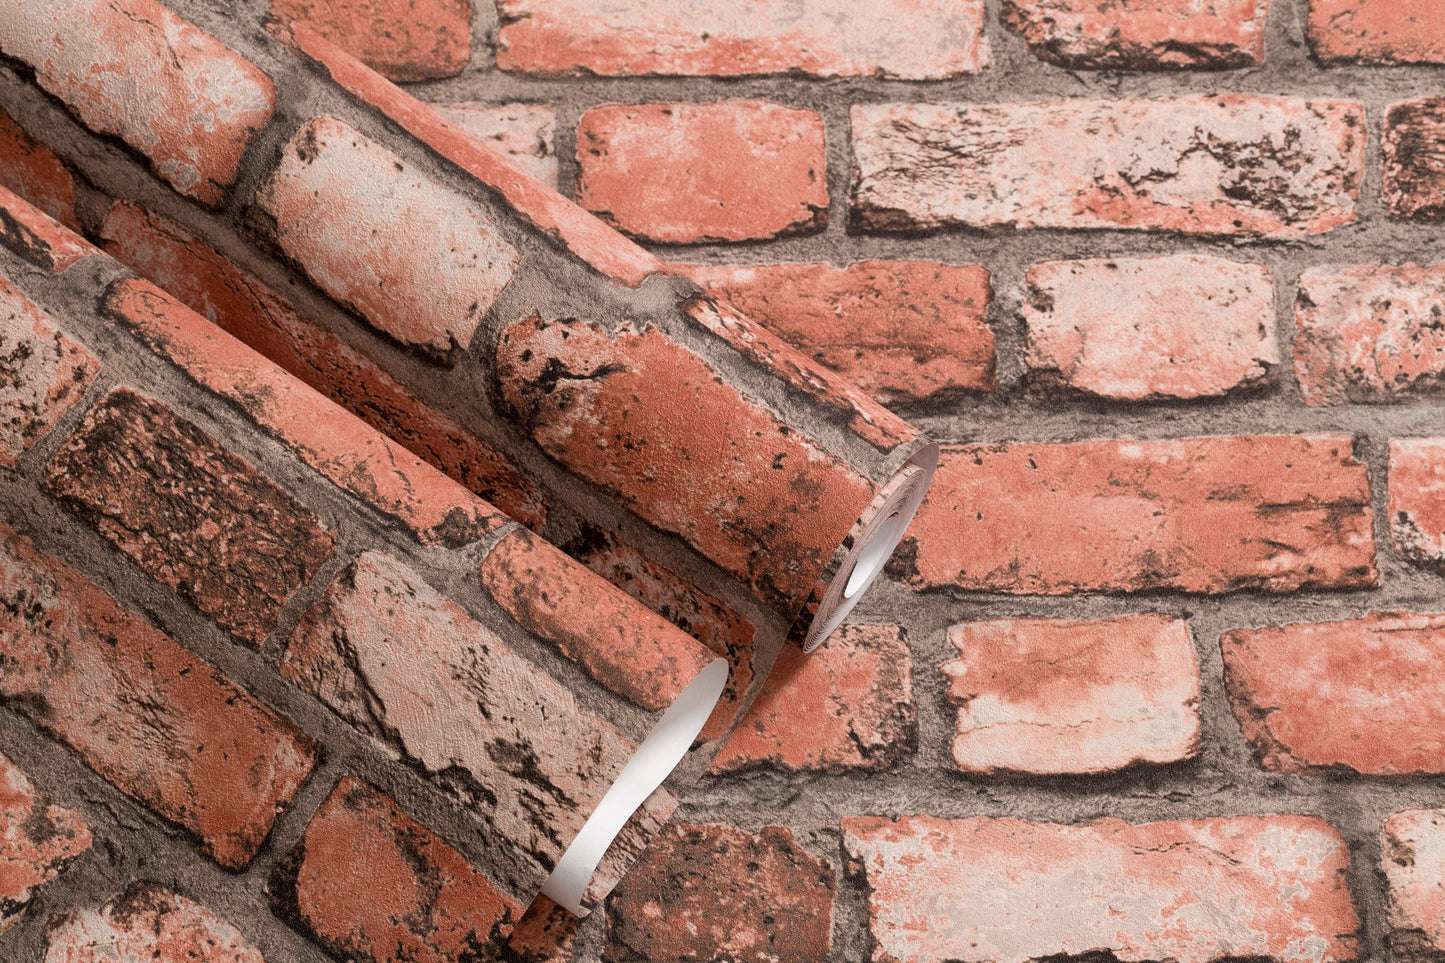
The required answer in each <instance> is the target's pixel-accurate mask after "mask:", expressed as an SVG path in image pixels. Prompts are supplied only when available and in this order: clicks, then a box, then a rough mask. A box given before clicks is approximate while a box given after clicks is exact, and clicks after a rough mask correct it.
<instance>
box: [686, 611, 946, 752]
mask: <svg viewBox="0 0 1445 963" xmlns="http://www.w3.org/2000/svg"><path fill="white" fill-rule="evenodd" d="M916 739H917V731H916V723H915V722H914V716H913V667H912V662H911V660H910V657H909V653H908V638H907V634H906V633H905V631H904V629H903V627H902V626H899V625H844V626H842V627H840V628H839V629H838V630H837V631H835V632H834V633H833V634H832V635H830V636H829V637H828V642H827V644H826V645H825V646H823V647H822V648H820V649H819V650H818V651H816V652H814V653H812V654H805V653H804V652H803V650H802V649H801V648H799V647H798V646H791V645H790V646H787V647H785V648H784V649H783V651H782V653H781V654H779V656H778V660H777V662H776V663H775V664H774V665H773V671H772V673H771V674H770V675H769V676H768V678H767V680H766V681H765V682H764V683H763V689H762V691H761V692H760V693H758V697H757V699H756V700H755V701H754V702H753V704H752V707H751V708H750V709H748V712H747V714H746V715H745V716H743V719H742V722H740V723H738V728H737V729H736V730H735V731H734V732H733V734H732V735H731V736H730V737H729V738H728V741H727V742H726V743H724V744H723V748H722V751H720V752H719V753H718V754H717V757H716V758H715V759H714V760H713V770H714V771H716V772H731V771H734V770H738V769H747V768H750V767H753V766H759V765H769V766H775V767H778V768H781V769H788V770H795V771H814V772H849V771H852V770H859V769H889V768H891V767H892V766H893V765H894V764H895V763H896V762H897V761H898V760H899V758H901V757H902V756H903V755H904V754H905V753H907V752H909V751H910V750H911V749H912V748H913V745H914V742H915V741H916Z"/></svg>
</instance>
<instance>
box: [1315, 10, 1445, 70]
mask: <svg viewBox="0 0 1445 963" xmlns="http://www.w3.org/2000/svg"><path fill="white" fill-rule="evenodd" d="M1306 35H1307V36H1308V38H1309V43H1310V47H1311V49H1313V50H1314V53H1315V56H1316V57H1318V58H1319V59H1320V60H1321V61H1323V62H1324V63H1327V64H1348V63H1366V64H1439V63H1445V8H1442V7H1441V6H1440V4H1438V3H1436V2H1435V0H1310V4H1309V19H1308V20H1307V22H1306Z"/></svg>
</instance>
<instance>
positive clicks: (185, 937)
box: [45, 880, 266, 963]
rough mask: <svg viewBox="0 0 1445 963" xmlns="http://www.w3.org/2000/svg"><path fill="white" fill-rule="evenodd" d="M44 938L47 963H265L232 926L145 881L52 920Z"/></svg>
mask: <svg viewBox="0 0 1445 963" xmlns="http://www.w3.org/2000/svg"><path fill="white" fill-rule="evenodd" d="M45 937H46V941H47V943H48V944H49V950H48V951H47V952H46V954H45V961H46V963H115V961H117V960H122V961H130V960H135V961H141V960H145V961H146V963H191V961H194V960H206V961H207V963H266V960H265V958H264V957H262V956H261V951H260V950H258V949H256V948H255V947H254V946H252V945H251V944H250V943H249V942H247V940H246V938H245V937H244V936H243V935H241V931H240V930H238V929H236V928H235V927H234V926H232V925H231V924H230V923H228V922H226V921H225V920H223V919H221V918H220V917H219V916H217V915H216V914H214V913H212V912H211V911H210V910H208V909H206V908H205V907H204V906H201V905H200V904H198V903H194V902H192V901H191V900H188V899H186V898H185V897H184V896H181V895H179V894H177V893H175V892H173V891H171V890H169V889H167V888H165V887H164V886H161V885H160V884H159V883H152V882H149V881H145V880H142V881H138V882H135V883H132V884H131V885H130V887H129V888H127V889H126V891H125V892H124V893H122V894H121V895H119V896H117V897H116V898H115V899H113V900H111V901H110V902H109V903H106V904H105V905H104V906H102V907H101V908H100V909H99V910H82V911H79V912H74V913H67V914H66V915H64V916H60V917H57V918H56V919H53V920H51V922H50V925H49V926H48V927H47V928H46V931H45Z"/></svg>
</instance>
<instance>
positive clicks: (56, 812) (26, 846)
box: [0, 756, 91, 933]
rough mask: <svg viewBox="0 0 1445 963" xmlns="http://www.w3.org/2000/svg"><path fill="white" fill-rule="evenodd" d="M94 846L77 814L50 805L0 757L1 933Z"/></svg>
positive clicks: (61, 807)
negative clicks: (41, 892)
mask: <svg viewBox="0 0 1445 963" xmlns="http://www.w3.org/2000/svg"><path fill="white" fill-rule="evenodd" d="M90 844H91V834H90V828H89V827H88V826H86V825H85V823H84V822H83V821H82V820H81V818H80V817H79V816H78V815H77V814H76V813H75V812H74V811H72V810H69V809H66V808H64V807H63V806H52V805H50V804H49V803H47V802H46V800H45V798H44V797H43V796H41V795H40V793H38V792H36V790H35V786H34V785H33V784H32V783H31V782H30V780H29V778H27V777H26V775H25V773H23V772H21V770H20V767H18V766H16V765H15V764H14V763H13V762H11V761H10V760H9V759H6V758H5V757H4V756H0V933H3V932H4V931H5V930H7V929H9V928H10V927H11V926H13V925H14V924H15V922H16V921H17V920H18V919H19V918H20V915H21V913H23V912H24V911H25V908H26V906H27V905H29V903H30V900H31V898H32V897H34V895H35V893H36V891H37V890H38V889H39V888H40V887H42V886H44V885H45V884H46V883H48V882H50V881H51V880H53V879H54V878H55V877H56V876H58V875H59V874H60V873H62V872H64V871H65V868H66V867H67V866H69V865H70V864H71V863H72V862H73V861H74V860H75V859H76V857H78V856H79V855H80V854H81V853H83V852H85V851H86V850H87V849H89V848H90Z"/></svg>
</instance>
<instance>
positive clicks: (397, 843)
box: [271, 776, 523, 963]
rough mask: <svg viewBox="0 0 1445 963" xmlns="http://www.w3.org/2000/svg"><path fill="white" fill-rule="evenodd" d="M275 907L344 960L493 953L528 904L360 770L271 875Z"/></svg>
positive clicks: (487, 956) (433, 962) (381, 962)
mask: <svg viewBox="0 0 1445 963" xmlns="http://www.w3.org/2000/svg"><path fill="white" fill-rule="evenodd" d="M271 897H272V902H273V905H274V907H275V908H276V912H277V913H278V914H280V915H281V916H283V917H284V918H286V919H289V920H291V921H293V922H294V923H295V924H296V925H297V926H298V928H300V929H301V930H302V931H303V932H305V933H306V934H307V935H308V936H310V937H311V938H312V939H314V940H315V941H316V942H317V943H319V944H321V946H322V947H324V948H325V949H326V951H327V952H329V953H331V954H332V955H334V956H336V957H337V958H338V959H347V960H355V961H362V960H365V961H373V963H403V961H404V963H452V961H458V960H463V959H465V960H477V961H479V963H480V961H482V960H493V959H496V958H497V955H498V954H497V949H498V944H499V942H500V941H501V940H502V939H503V938H504V937H505V936H506V935H507V933H508V932H509V931H510V930H511V929H512V924H513V922H514V921H515V920H516V919H517V918H518V917H520V916H521V915H522V909H523V907H522V904H521V903H519V902H517V900H515V899H512V898H511V897H509V896H507V895H506V894H504V893H501V892H498V890H497V889H496V888H495V887H494V886H493V885H492V883H491V882H490V881H488V879H487V878H486V877H485V876H483V875H482V874H481V873H479V872H478V871H477V870H476V869H474V868H473V867H472V866H471V865H469V864H468V863H467V861H466V859H465V857H463V856H462V854H461V853H459V852H457V850H455V849H453V848H452V847H451V846H449V845H447V843H446V842H445V841H444V840H442V838H441V837H439V836H437V835H436V834H435V833H433V832H431V830H429V829H427V828H426V827H425V826H422V825H420V824H419V823H417V822H415V821H413V820H411V819H409V818H407V816H406V815H404V814H403V813H402V811H401V810H400V809H399V808H397V805H396V803H394V802H393V801H392V800H391V799H389V798H387V797H386V796H384V795H382V794H381V793H379V792H377V791H376V790H375V789H372V788H371V787H370V786H368V785H366V784H365V783H363V782H360V781H358V780H356V779H352V778H351V777H349V776H348V777H345V778H343V779H342V780H341V781H340V782H339V783H338V784H337V786H336V788H335V789H334V790H333V791H332V793H331V795H330V796H329V797H327V799H326V801H325V802H324V803H322V804H321V808H320V809H318V810H317V811H316V815H315V816H313V817H312V818H311V823H310V825H308V826H307V827H306V834H305V835H304V836H303V837H302V838H301V841H300V842H299V843H297V844H296V848H295V849H294V850H292V851H291V854H290V855H289V856H288V857H287V858H286V859H285V860H284V861H283V863H282V864H281V866H279V867H278V869H277V871H276V873H275V874H274V875H273V877H272V881H271Z"/></svg>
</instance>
